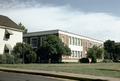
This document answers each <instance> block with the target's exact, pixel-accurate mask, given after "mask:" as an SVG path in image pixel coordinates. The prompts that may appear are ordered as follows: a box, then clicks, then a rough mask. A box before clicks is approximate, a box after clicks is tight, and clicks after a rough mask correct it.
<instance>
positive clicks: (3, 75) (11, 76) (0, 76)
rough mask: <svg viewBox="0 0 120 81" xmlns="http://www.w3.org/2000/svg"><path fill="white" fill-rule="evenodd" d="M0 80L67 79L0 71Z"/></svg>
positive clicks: (51, 80)
mask: <svg viewBox="0 0 120 81" xmlns="http://www.w3.org/2000/svg"><path fill="white" fill-rule="evenodd" d="M0 81H69V80H66V79H59V78H53V77H52V78H51V77H45V76H40V75H31V74H23V73H12V72H2V71H0Z"/></svg>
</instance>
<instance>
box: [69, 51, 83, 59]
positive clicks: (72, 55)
mask: <svg viewBox="0 0 120 81" xmlns="http://www.w3.org/2000/svg"><path fill="white" fill-rule="evenodd" d="M71 57H78V58H81V57H82V51H71Z"/></svg>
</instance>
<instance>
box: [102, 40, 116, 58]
mask: <svg viewBox="0 0 120 81" xmlns="http://www.w3.org/2000/svg"><path fill="white" fill-rule="evenodd" d="M104 49H105V50H106V52H107V54H106V59H111V60H114V54H115V41H111V40H107V41H105V42H104Z"/></svg>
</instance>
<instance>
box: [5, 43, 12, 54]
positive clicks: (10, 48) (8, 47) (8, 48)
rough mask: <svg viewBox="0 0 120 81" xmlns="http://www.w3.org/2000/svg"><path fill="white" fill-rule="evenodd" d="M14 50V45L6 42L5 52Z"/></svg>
mask: <svg viewBox="0 0 120 81" xmlns="http://www.w3.org/2000/svg"><path fill="white" fill-rule="evenodd" d="M11 51H12V47H11V45H9V44H5V47H4V53H10V52H11Z"/></svg>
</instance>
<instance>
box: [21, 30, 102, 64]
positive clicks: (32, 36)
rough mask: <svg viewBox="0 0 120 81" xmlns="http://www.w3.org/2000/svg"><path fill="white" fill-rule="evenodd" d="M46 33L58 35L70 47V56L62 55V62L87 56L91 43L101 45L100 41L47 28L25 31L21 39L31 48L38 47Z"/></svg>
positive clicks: (74, 60)
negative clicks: (39, 30) (45, 29)
mask: <svg viewBox="0 0 120 81" xmlns="http://www.w3.org/2000/svg"><path fill="white" fill-rule="evenodd" d="M48 35H56V36H58V37H59V38H60V39H61V40H62V42H63V43H64V44H66V45H67V46H68V47H69V48H70V49H71V55H70V56H62V61H63V62H78V61H79V59H80V58H84V57H86V56H87V50H88V48H91V47H92V46H93V45H96V46H102V45H103V42H102V41H99V40H96V39H93V38H89V37H85V36H81V35H77V34H74V33H70V32H66V31H62V30H49V31H41V32H31V33H27V34H24V36H23V41H24V42H25V43H28V44H30V45H31V46H32V47H33V48H38V47H39V46H41V45H42V42H43V41H44V39H45V38H46V36H48Z"/></svg>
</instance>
